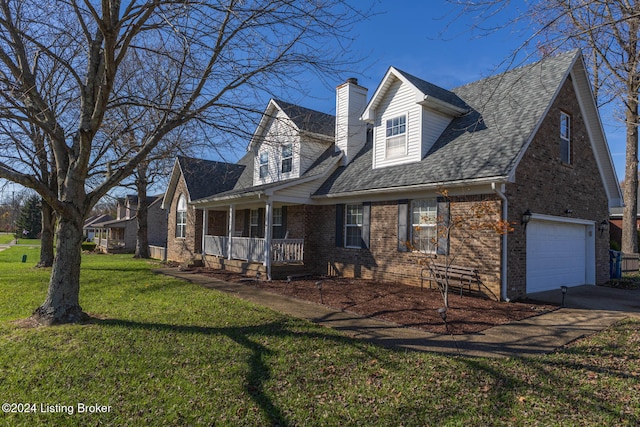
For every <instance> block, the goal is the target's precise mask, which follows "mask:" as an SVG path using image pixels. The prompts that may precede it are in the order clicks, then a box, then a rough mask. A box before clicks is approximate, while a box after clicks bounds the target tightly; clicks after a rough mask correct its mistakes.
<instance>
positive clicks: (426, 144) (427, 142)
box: [420, 108, 452, 159]
mask: <svg viewBox="0 0 640 427" xmlns="http://www.w3.org/2000/svg"><path fill="white" fill-rule="evenodd" d="M451 120H452V119H451V117H450V116H447V115H444V114H442V113H440V112H437V111H434V110H430V109H428V108H423V109H422V154H421V156H420V158H421V159H423V158H424V156H426V155H427V153H428V152H429V150H431V147H433V144H435V142H436V141H437V140H438V138H440V135H442V132H444V131H445V129H447V126H449V123H451Z"/></svg>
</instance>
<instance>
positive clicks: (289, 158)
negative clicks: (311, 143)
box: [280, 143, 293, 174]
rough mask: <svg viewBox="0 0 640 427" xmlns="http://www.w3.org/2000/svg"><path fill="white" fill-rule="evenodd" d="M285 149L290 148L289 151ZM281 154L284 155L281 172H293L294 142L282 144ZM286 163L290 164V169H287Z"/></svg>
mask: <svg viewBox="0 0 640 427" xmlns="http://www.w3.org/2000/svg"><path fill="white" fill-rule="evenodd" d="M285 150H288V153H287V152H286V151H285ZM280 154H281V157H282V160H281V162H280V172H281V173H283V174H284V173H291V172H293V144H291V143H288V144H282V148H281V149H280ZM285 165H287V166H288V167H287V169H288V170H285Z"/></svg>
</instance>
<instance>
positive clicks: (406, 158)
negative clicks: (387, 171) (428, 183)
mask: <svg viewBox="0 0 640 427" xmlns="http://www.w3.org/2000/svg"><path fill="white" fill-rule="evenodd" d="M421 110H422V107H421V106H420V105H418V104H416V102H415V95H414V93H413V90H412V88H410V87H409V86H408V85H404V84H402V82H401V81H400V80H397V79H396V80H395V81H394V82H393V83H392V84H391V85H390V87H389V89H388V91H387V93H386V94H385V95H384V98H383V100H382V102H381V103H380V105H379V107H378V108H377V111H376V118H375V123H374V126H375V127H374V136H373V138H374V158H373V165H374V167H376V168H379V167H385V166H391V165H398V164H404V163H410V162H417V161H420V159H421V154H422V150H421V146H420V144H421V139H422V135H421V134H422V132H421V128H422V111H421ZM387 121H389V122H390V123H389V124H390V126H391V128H392V129H393V131H392V132H391V133H393V134H392V135H390V136H389V137H388V136H387V128H388V127H387ZM394 121H395V126H394ZM400 121H403V122H404V123H403V125H400V123H399V122H400ZM398 126H403V128H404V129H399V128H398ZM399 131H400V132H401V133H397V132H399ZM402 137H404V138H402ZM402 139H403V141H402ZM402 143H404V149H403V148H402V147H401V144H402Z"/></svg>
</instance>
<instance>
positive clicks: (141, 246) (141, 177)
mask: <svg viewBox="0 0 640 427" xmlns="http://www.w3.org/2000/svg"><path fill="white" fill-rule="evenodd" d="M136 190H137V192H138V212H137V213H136V224H137V230H136V252H135V254H134V256H133V257H134V258H150V257H151V254H150V253H149V235H148V228H149V225H148V221H147V213H148V203H147V168H146V165H143V164H140V165H139V166H138V177H137V179H136Z"/></svg>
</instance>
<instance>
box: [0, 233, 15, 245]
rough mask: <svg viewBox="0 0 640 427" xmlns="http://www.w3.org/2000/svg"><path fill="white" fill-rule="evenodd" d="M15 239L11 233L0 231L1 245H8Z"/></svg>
mask: <svg viewBox="0 0 640 427" xmlns="http://www.w3.org/2000/svg"><path fill="white" fill-rule="evenodd" d="M14 239H15V237H14V236H13V234H11V233H0V245H7V244H9V243H11V242H12V241H13V240H14Z"/></svg>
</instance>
